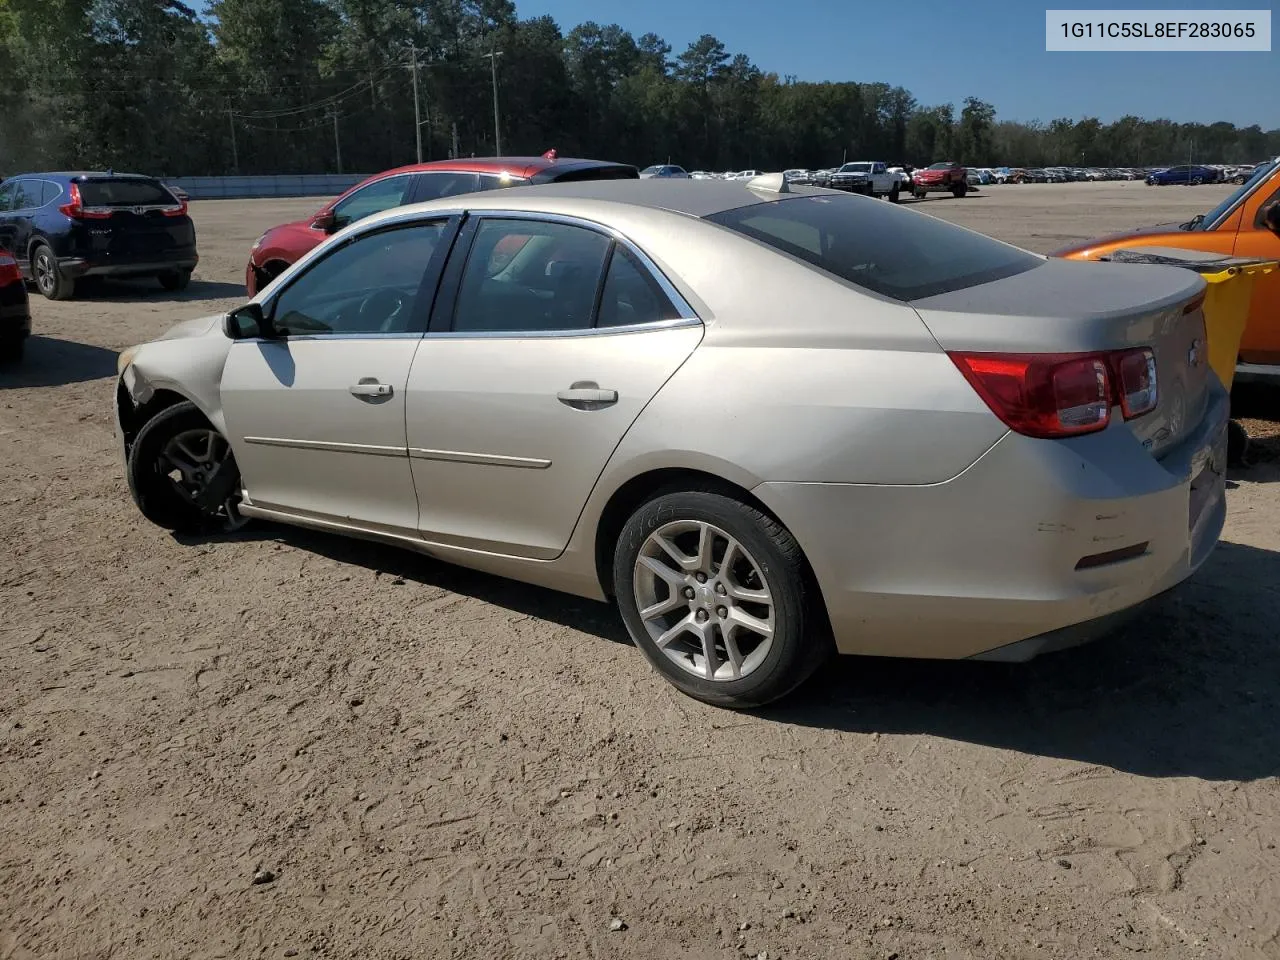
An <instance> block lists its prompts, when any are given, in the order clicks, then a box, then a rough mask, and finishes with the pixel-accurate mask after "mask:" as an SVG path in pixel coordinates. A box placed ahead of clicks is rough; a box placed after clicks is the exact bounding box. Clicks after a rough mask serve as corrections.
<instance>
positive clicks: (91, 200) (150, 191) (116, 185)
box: [80, 179, 177, 207]
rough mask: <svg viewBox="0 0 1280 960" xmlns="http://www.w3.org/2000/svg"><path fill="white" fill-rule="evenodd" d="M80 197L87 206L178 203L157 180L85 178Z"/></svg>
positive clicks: (148, 205) (81, 185) (135, 205)
mask: <svg viewBox="0 0 1280 960" xmlns="http://www.w3.org/2000/svg"><path fill="white" fill-rule="evenodd" d="M80 199H81V201H82V202H83V203H84V205H85V206H86V207H156V206H171V205H173V204H174V203H177V200H175V199H174V196H173V194H171V193H170V192H169V191H168V190H166V189H165V188H164V187H163V186H161V184H160V182H159V181H157V180H133V179H129V180H84V181H82V182H81V183H80Z"/></svg>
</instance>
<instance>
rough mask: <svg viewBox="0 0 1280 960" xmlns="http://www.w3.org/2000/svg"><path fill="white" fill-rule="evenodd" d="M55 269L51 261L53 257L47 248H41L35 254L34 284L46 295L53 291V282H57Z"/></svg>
mask: <svg viewBox="0 0 1280 960" xmlns="http://www.w3.org/2000/svg"><path fill="white" fill-rule="evenodd" d="M55 270H57V267H56V266H55V265H54V263H53V257H51V256H50V255H49V253H48V251H47V250H41V251H40V253H39V254H38V255H37V256H36V286H37V287H39V288H40V293H41V294H43V295H44V296H46V297H47V296H48V295H49V294H51V293H52V292H53V288H54V284H55V283H56V282H57V277H56V275H55V273H54V271H55Z"/></svg>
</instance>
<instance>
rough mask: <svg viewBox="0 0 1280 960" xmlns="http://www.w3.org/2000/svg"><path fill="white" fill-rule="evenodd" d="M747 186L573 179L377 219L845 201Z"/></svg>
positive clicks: (689, 210)
mask: <svg viewBox="0 0 1280 960" xmlns="http://www.w3.org/2000/svg"><path fill="white" fill-rule="evenodd" d="M749 183H750V181H747V180H671V181H663V182H659V181H655V180H652V179H644V180H578V181H571V182H569V183H547V184H539V185H536V186H528V187H510V188H508V189H506V190H492V191H484V192H482V193H473V194H467V195H466V196H454V197H444V198H442V199H440V200H432V201H429V202H427V203H425V204H414V205H413V206H409V207H396V208H393V209H392V210H391V211H388V212H387V213H386V214H381V215H379V216H380V217H387V216H390V215H394V214H395V213H397V212H400V213H403V212H405V211H408V210H412V209H414V207H421V208H423V209H424V210H429V209H457V208H459V207H465V208H467V209H472V210H482V209H488V210H492V209H498V210H518V211H522V212H524V211H529V212H536V211H538V210H540V209H542V208H543V207H544V206H545V205H546V204H547V203H548V202H549V203H551V204H552V205H553V206H554V207H555V208H556V209H557V210H565V209H566V208H567V207H572V208H573V209H574V210H575V212H576V213H579V214H581V215H585V216H588V217H589V216H590V214H591V212H592V211H599V212H604V211H605V210H607V209H608V208H609V207H611V206H614V205H624V206H629V207H643V208H647V209H650V210H665V211H668V212H671V213H678V214H684V215H686V216H690V217H698V218H703V217H709V216H713V215H714V214H717V213H721V212H723V211H725V210H735V209H737V208H739V207H746V206H751V205H752V204H756V203H768V202H770V201H771V200H785V199H788V198H789V197H795V196H837V197H843V196H846V194H844V193H843V192H841V191H839V190H824V189H822V188H820V187H800V186H791V187H790V188H789V190H788V191H787V192H786V193H777V192H773V191H769V190H761V189H752V188H751V187H750V186H748V184H749ZM370 219H371V220H372V219H373V218H370Z"/></svg>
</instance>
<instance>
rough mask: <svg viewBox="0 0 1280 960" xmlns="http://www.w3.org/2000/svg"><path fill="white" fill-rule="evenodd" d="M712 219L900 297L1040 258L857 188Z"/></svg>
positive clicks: (998, 275)
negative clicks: (861, 194) (873, 198)
mask: <svg viewBox="0 0 1280 960" xmlns="http://www.w3.org/2000/svg"><path fill="white" fill-rule="evenodd" d="M707 219H708V220H710V221H711V222H713V223H718V224H720V225H721V226H724V227H728V228H729V229H731V230H734V231H736V232H738V233H741V234H744V235H746V236H748V237H751V238H752V239H754V240H758V241H759V242H761V243H764V244H766V245H767V246H770V247H772V248H774V249H775V250H778V251H781V252H782V253H785V254H789V255H790V256H793V257H796V258H798V259H800V260H803V261H804V262H806V263H809V264H811V265H813V266H815V267H817V268H818V269H819V270H822V271H824V272H826V273H828V274H831V275H833V276H835V277H839V278H840V279H842V280H846V281H848V282H849V283H853V284H856V285H857V286H860V287H864V288H866V289H867V290H871V291H873V292H875V293H878V294H881V295H883V296H886V297H892V298H894V299H896V300H918V299H922V298H924V297H932V296H937V295H938V294H942V293H948V292H950V291H952V290H961V289H963V288H965V287H971V286H976V285H977V284H980V283H990V282H991V281H993V280H1000V279H1002V278H1004V277H1010V276H1013V275H1014V274H1017V273H1023V272H1024V271H1027V270H1030V269H1032V268H1033V267H1036V266H1039V265H1040V263H1041V262H1042V261H1041V259H1040V258H1039V257H1037V256H1035V255H1034V254H1031V253H1027V252H1026V251H1023V250H1019V249H1017V248H1016V247H1011V246H1008V245H1007V244H1003V243H1000V242H999V241H998V240H992V239H991V238H990V237H984V236H983V235H982V234H979V233H973V232H971V231H969V230H965V229H963V228H961V227H957V226H955V225H953V224H950V223H947V222H946V221H945V220H939V219H936V218H934V217H928V216H920V215H918V214H914V213H912V212H910V211H907V210H902V209H900V208H898V207H895V206H892V205H891V204H887V203H867V202H866V201H865V200H860V199H859V198H857V197H851V196H820V197H796V198H793V199H790V200H779V201H775V202H772V203H760V204H751V205H750V206H746V207H738V208H737V209H733V210H725V211H722V212H720V213H717V214H713V215H711V216H710V217H708V218H707Z"/></svg>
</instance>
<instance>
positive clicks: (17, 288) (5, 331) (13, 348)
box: [0, 247, 31, 363]
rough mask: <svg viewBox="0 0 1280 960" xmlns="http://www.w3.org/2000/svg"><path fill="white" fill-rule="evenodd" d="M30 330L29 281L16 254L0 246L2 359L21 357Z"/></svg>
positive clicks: (0, 350)
mask: <svg viewBox="0 0 1280 960" xmlns="http://www.w3.org/2000/svg"><path fill="white" fill-rule="evenodd" d="M30 334H31V304H30V302H29V301H28V299H27V285H26V284H25V283H24V282H23V280H22V271H21V270H19V269H18V261H17V260H15V259H13V254H11V253H10V252H9V251H8V250H5V249H4V248H3V247H0V363H8V362H11V361H12V362H16V361H18V360H21V359H22V348H23V347H24V346H26V343H27V337H28V336H30Z"/></svg>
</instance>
